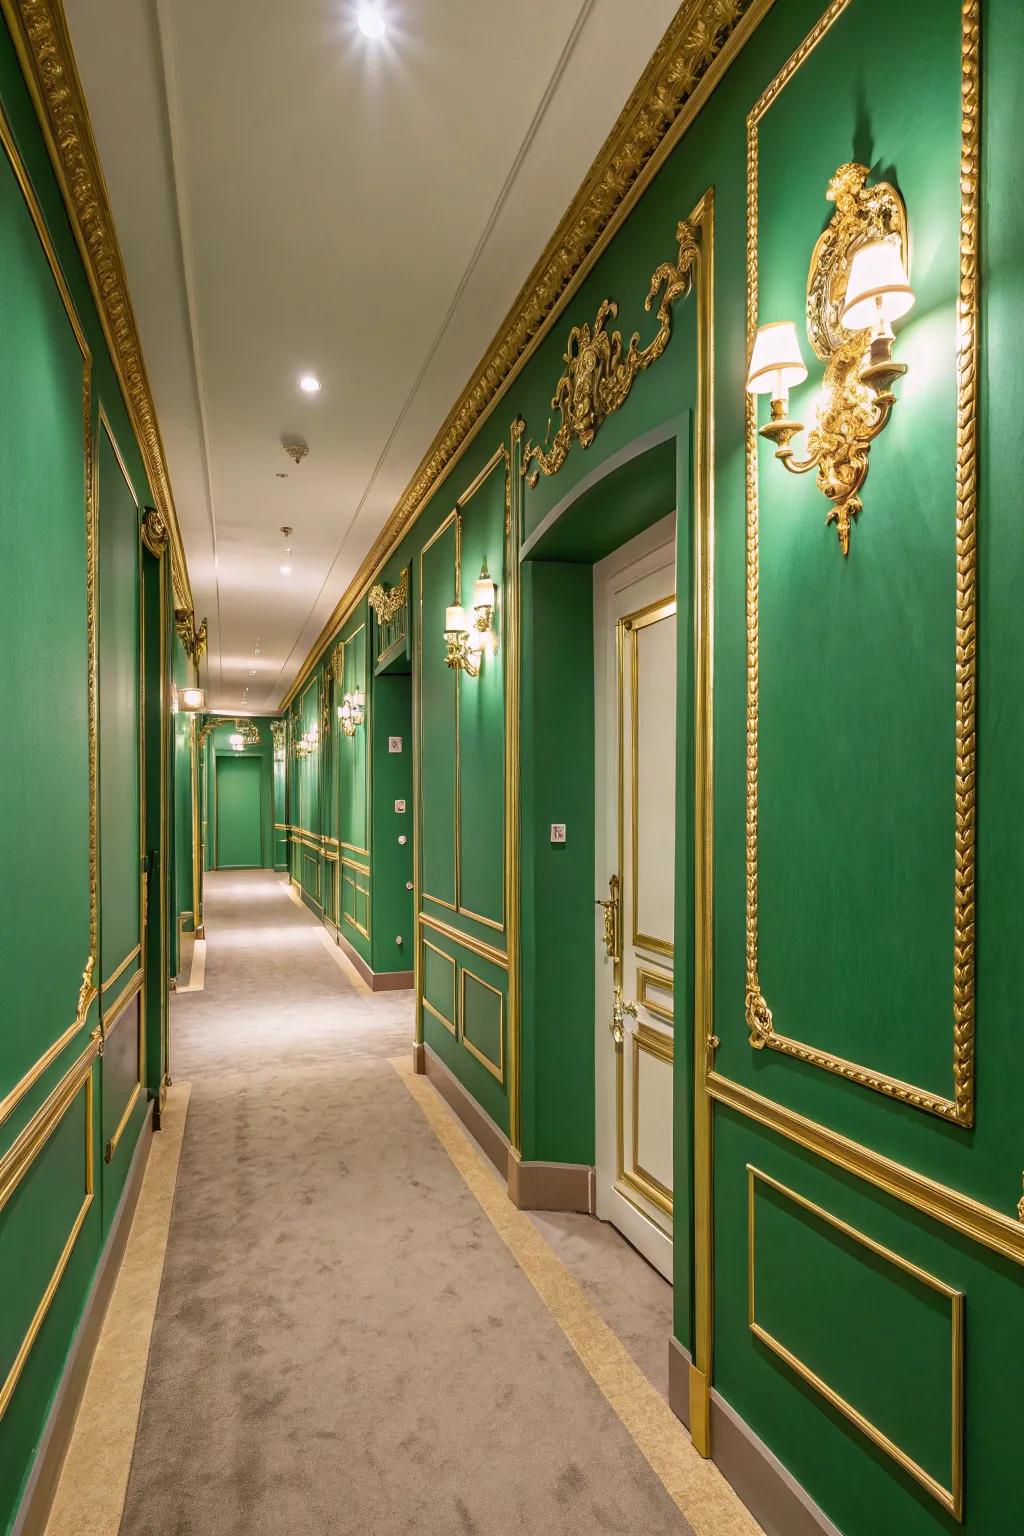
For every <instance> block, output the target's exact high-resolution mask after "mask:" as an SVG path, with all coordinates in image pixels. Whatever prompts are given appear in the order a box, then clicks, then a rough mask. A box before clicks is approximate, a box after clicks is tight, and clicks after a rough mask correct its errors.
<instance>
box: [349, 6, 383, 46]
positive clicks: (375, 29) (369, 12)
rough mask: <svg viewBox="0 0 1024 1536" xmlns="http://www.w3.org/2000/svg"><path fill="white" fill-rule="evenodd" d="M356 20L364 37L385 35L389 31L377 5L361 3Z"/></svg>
mask: <svg viewBox="0 0 1024 1536" xmlns="http://www.w3.org/2000/svg"><path fill="white" fill-rule="evenodd" d="M356 20H357V22H358V23H359V30H360V32H361V33H362V34H363V36H364V37H372V38H378V37H383V36H384V33H385V32H386V31H387V23H386V22H385V20H384V17H383V16H382V15H381V13H380V11H378V9H377V7H376V6H375V5H361V6H360V7H359V13H358V15H357V17H356Z"/></svg>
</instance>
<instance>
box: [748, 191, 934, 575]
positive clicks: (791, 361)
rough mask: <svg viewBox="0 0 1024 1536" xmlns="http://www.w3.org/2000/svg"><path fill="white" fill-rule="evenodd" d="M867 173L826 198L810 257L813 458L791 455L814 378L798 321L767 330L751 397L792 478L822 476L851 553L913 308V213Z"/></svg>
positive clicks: (760, 337) (753, 362) (758, 346)
mask: <svg viewBox="0 0 1024 1536" xmlns="http://www.w3.org/2000/svg"><path fill="white" fill-rule="evenodd" d="M867 177H868V169H867V167H866V166H863V165H854V164H849V165H841V166H840V167H839V169H838V170H837V171H836V173H835V175H834V176H833V177H832V180H831V181H830V182H829V185H828V190H827V192H826V196H827V197H828V199H829V201H830V202H834V203H835V205H836V211H835V213H834V214H833V216H832V219H831V220H830V222H829V224H828V226H827V227H826V229H825V231H824V233H823V234H822V235H821V236H820V238H819V240H818V242H817V244H816V245H815V247H814V252H813V254H812V256H811V266H810V272H809V273H808V277H807V334H808V337H809V339H810V342H811V346H812V347H813V348H814V351H815V353H816V354H817V356H818V357H820V358H821V359H822V361H823V362H824V363H825V380H824V387H823V390H822V395H821V399H820V403H819V405H818V409H817V417H816V421H815V425H814V426H813V427H812V429H811V431H810V432H809V433H808V436H807V449H808V457H807V458H806V459H797V458H796V457H795V450H794V449H793V448H792V447H791V446H790V445H791V443H792V440H793V438H794V437H795V436H796V435H797V433H798V432H802V431H803V423H802V422H800V421H796V420H793V419H791V418H790V416H789V391H790V389H791V388H792V387H793V386H794V385H796V384H802V383H803V381H804V379H806V377H807V369H806V368H805V366H804V361H803V357H802V356H801V353H800V344H799V342H798V340H797V334H796V326H795V325H794V324H793V323H792V321H788V320H782V321H776V322H775V323H773V324H770V325H762V326H761V327H760V328H759V330H758V332H757V335H756V337H755V338H754V346H753V350H752V352H751V356H750V368H749V370H748V374H747V390H748V391H749V393H750V394H752V395H760V394H769V395H770V396H771V417H770V419H769V421H768V422H766V424H765V425H764V426H763V427H762V428H761V436H762V437H766V438H767V439H768V441H769V442H772V443H775V444H776V448H775V457H776V458H777V459H780V460H781V461H782V463H783V465H784V466H785V468H786V469H788V470H789V472H790V474H793V475H805V474H807V472H808V470H811V469H816V470H817V472H818V486H819V489H820V490H822V491H823V492H824V494H825V495H826V496H827V497H828V499H829V500H830V501H831V502H832V503H833V506H832V510H831V511H830V512H829V514H828V516H827V517H826V519H825V522H826V525H827V524H828V523H835V525H836V533H837V534H838V536H839V547H840V549H841V550H842V552H843V554H844V555H847V554H849V551H850V528H851V519H852V518H854V517H856V516H857V513H858V512H860V510H861V499H860V491H861V489H862V488H863V485H864V482H865V480H866V479H867V474H868V454H869V452H870V449H871V444H872V442H873V441H874V439H875V438H876V437H877V436H878V435H879V433H880V432H881V431H882V430H883V429H884V428H885V426H886V424H887V423H888V420H889V417H890V415H891V414H892V408H893V406H894V405H895V404H896V396H895V395H894V394H893V392H892V386H893V384H894V383H895V382H896V380H897V379H898V378H899V377H900V376H901V375H902V374H904V373H906V371H907V367H906V364H905V363H897V362H894V361H893V356H892V347H893V341H894V337H893V330H892V322H893V321H894V320H898V319H899V318H900V316H901V315H905V314H906V312H907V310H908V309H910V307H911V305H912V304H913V302H914V293H913V289H912V288H911V286H910V282H909V280H908V278H907V251H908V239H909V236H908V230H907V211H906V208H905V206H904V203H903V199H902V198H901V197H900V194H899V193H898V192H897V191H896V189H895V187H892V186H890V185H889V184H888V183H887V182H879V183H878V184H877V185H876V186H873V187H868V186H866V185H865V183H866V181H867Z"/></svg>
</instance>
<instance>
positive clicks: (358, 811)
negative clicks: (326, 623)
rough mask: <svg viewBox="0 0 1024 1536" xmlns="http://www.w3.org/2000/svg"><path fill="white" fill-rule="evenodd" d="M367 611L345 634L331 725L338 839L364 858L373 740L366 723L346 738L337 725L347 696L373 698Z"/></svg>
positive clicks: (368, 816) (368, 838)
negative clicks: (335, 758) (337, 786)
mask: <svg viewBox="0 0 1024 1536" xmlns="http://www.w3.org/2000/svg"><path fill="white" fill-rule="evenodd" d="M366 611H367V610H366V609H365V608H363V609H362V610H361V612H360V615H359V623H358V625H357V627H356V628H355V629H354V630H348V631H346V634H345V639H344V645H345V650H344V656H343V666H342V680H341V686H340V688H338V689H336V690H335V692H336V694H337V705H336V707H335V714H334V719H333V720H332V722H331V730H332V732H333V733H334V736H335V740H336V746H337V754H338V771H339V782H340V811H341V831H340V833H339V837H340V841H341V844H342V847H347V848H349V849H350V850H351V851H353V852H358V853H362V854H364V855H365V854H368V853H369V849H370V805H369V766H368V764H369V758H368V753H369V743H370V740H371V738H370V735H369V732H368V729H367V726H366V724H365V722H364V724H363V725H361V726H357V727H356V730H355V734H354V735H352V736H346V735H345V734H344V732H343V731H342V730H341V729H340V727H339V725H338V720H337V706H340V704H341V702H342V700H343V699H344V696H345V694H346V693H356V692H360V693H362V694H363V697H364V698H365V699H367V700H368V701H369V698H370V682H369V667H368V664H367V628H366V623H367V621H366ZM367 709H369V702H368V704H367Z"/></svg>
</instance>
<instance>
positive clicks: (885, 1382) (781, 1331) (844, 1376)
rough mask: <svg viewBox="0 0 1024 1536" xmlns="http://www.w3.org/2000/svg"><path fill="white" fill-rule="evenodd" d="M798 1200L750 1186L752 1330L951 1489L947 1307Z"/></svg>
mask: <svg viewBox="0 0 1024 1536" xmlns="http://www.w3.org/2000/svg"><path fill="white" fill-rule="evenodd" d="M799 1194H800V1192H799V1191H795V1192H794V1193H793V1194H790V1193H786V1192H784V1191H783V1190H781V1189H778V1188H776V1187H775V1185H773V1184H771V1183H768V1182H766V1181H765V1179H764V1178H762V1177H760V1176H754V1178H753V1180H752V1200H753V1220H752V1228H751V1230H752V1234H753V1237H752V1246H753V1254H752V1258H753V1318H752V1321H753V1323H754V1324H755V1325H756V1326H757V1327H758V1328H760V1329H762V1330H763V1331H764V1332H765V1333H766V1334H767V1335H768V1336H769V1338H770V1339H772V1340H774V1341H775V1343H776V1344H777V1345H778V1346H780V1347H781V1348H782V1349H783V1350H785V1351H786V1352H787V1353H788V1354H790V1355H792V1356H793V1357H795V1360H796V1361H798V1362H800V1364H801V1365H802V1366H803V1367H804V1368H805V1369H806V1370H807V1371H809V1372H811V1373H812V1374H813V1375H814V1376H816V1377H818V1378H819V1379H820V1380H821V1381H822V1382H823V1383H824V1384H825V1385H826V1386H827V1387H828V1388H829V1389H830V1390H831V1391H832V1392H834V1393H835V1394H836V1395H837V1396H838V1397H840V1398H842V1399H843V1400H844V1401H845V1402H847V1403H849V1404H851V1405H852V1407H853V1408H854V1409H856V1411H857V1412H858V1413H861V1414H862V1415H863V1416H864V1418H866V1419H867V1420H868V1421H869V1422H870V1423H871V1424H872V1425H874V1426H875V1428H876V1429H877V1430H878V1431H879V1432H880V1433H881V1434H883V1435H885V1436H887V1438H888V1439H890V1440H891V1441H893V1443H894V1444H899V1445H900V1447H901V1449H902V1450H903V1451H905V1452H906V1454H907V1455H908V1456H909V1457H910V1458H911V1460H913V1461H914V1462H916V1463H917V1465H918V1466H920V1467H922V1468H923V1469H924V1470H925V1471H926V1472H927V1473H928V1474H929V1476H931V1477H934V1478H935V1480H936V1481H937V1482H938V1483H940V1484H941V1486H942V1487H944V1488H947V1489H951V1488H952V1486H953V1467H952V1464H951V1444H952V1430H953V1407H952V1404H953V1401H954V1398H953V1392H954V1385H955V1383H954V1375H953V1349H952V1345H953V1336H954V1326H955V1325H954V1311H955V1303H954V1300H953V1299H951V1298H950V1297H948V1296H946V1295H943V1294H941V1293H940V1292H939V1291H937V1290H936V1289H935V1288H934V1287H933V1286H930V1285H928V1284H927V1283H926V1282H925V1281H924V1280H923V1279H920V1278H918V1277H917V1276H916V1275H913V1274H909V1273H908V1272H907V1271H906V1270H905V1269H904V1268H901V1267H900V1266H899V1264H898V1263H897V1262H896V1260H894V1259H893V1258H889V1257H884V1256H882V1255H881V1254H879V1253H877V1252H876V1251H875V1250H874V1249H872V1248H870V1247H868V1246H866V1244H865V1243H864V1242H863V1241H862V1240H861V1239H859V1238H856V1237H854V1236H853V1235H852V1234H851V1233H847V1232H846V1231H844V1230H842V1229H840V1228H838V1227H837V1226H836V1225H835V1224H834V1221H830V1220H828V1219H826V1217H824V1216H822V1215H819V1214H818V1212H817V1210H815V1211H812V1210H810V1209H808V1208H807V1207H806V1206H804V1205H802V1204H800V1203H799ZM819 1209H822V1208H819ZM759 1343H761V1344H762V1346H763V1347H764V1348H765V1349H766V1350H768V1349H769V1347H770V1346H769V1345H768V1344H767V1341H766V1340H759ZM882 1360H884V1361H885V1370H884V1371H880V1370H879V1368H878V1367H879V1362H880V1361H882ZM792 1368H793V1367H790V1369H792Z"/></svg>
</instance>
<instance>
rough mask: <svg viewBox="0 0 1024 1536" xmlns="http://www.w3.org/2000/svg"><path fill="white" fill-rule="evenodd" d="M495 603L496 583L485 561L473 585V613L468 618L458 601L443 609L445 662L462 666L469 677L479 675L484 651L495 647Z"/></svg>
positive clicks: (492, 651) (496, 644)
mask: <svg viewBox="0 0 1024 1536" xmlns="http://www.w3.org/2000/svg"><path fill="white" fill-rule="evenodd" d="M497 602H498V588H497V584H496V583H495V582H494V581H492V579H491V575H490V572H489V571H488V569H487V561H486V560H485V561H484V563H483V565H482V566H481V567H480V575H479V576H478V577H477V579H476V581H475V582H474V584H473V615H472V618H471V619H467V617H466V610H465V609H464V608H463V607H462V604H461V603H453V604H452V606H451V607H450V608H446V609H445V616H444V639H445V646H446V654H445V658H444V659H445V662H446V663H447V665H448V666H449V667H453V668H455V669H456V670H459V669H461V670H462V671H463V672H465V673H466V674H467V676H468V677H478V676H479V674H480V663H481V661H482V659H483V657H484V655H485V653H486V652H490V653H491V655H493V654H494V652H495V651H496V650H497V649H498V637H497V635H496V634H495V632H494V610H495V608H496V606H497Z"/></svg>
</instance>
